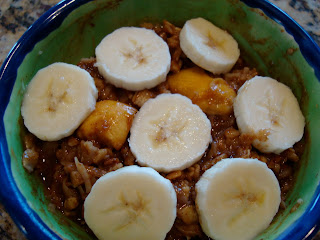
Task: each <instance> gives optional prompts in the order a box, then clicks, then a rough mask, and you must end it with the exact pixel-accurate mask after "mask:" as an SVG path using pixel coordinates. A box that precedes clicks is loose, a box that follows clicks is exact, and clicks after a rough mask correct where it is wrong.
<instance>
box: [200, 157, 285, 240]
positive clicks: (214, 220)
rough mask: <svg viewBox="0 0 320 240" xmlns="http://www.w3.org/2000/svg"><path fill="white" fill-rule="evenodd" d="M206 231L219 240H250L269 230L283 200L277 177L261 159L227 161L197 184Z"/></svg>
mask: <svg viewBox="0 0 320 240" xmlns="http://www.w3.org/2000/svg"><path fill="white" fill-rule="evenodd" d="M196 192H197V196H196V206H197V211H198V213H199V219H200V224H201V227H202V229H203V231H204V232H205V233H206V234H207V235H208V236H209V237H211V238H213V239H216V240H234V239H237V240H250V239H252V238H254V237H255V236H257V235H258V234H259V233H260V232H261V231H263V230H264V229H266V228H267V227H268V226H269V224H270V223H271V221H272V219H273V217H274V216H275V215H276V213H277V211H278V209H279V205H280V201H281V197H280V194H281V193H280V186H279V183H278V180H277V178H276V176H275V175H274V173H273V172H272V171H271V170H270V169H269V168H268V167H267V165H266V164H265V163H263V162H261V161H259V160H257V159H243V158H233V159H232V158H227V159H223V160H221V161H220V162H218V163H217V164H216V165H214V166H213V167H211V168H210V169H209V170H207V171H206V172H205V173H204V174H203V175H202V176H201V178H200V180H199V181H198V182H197V184H196Z"/></svg>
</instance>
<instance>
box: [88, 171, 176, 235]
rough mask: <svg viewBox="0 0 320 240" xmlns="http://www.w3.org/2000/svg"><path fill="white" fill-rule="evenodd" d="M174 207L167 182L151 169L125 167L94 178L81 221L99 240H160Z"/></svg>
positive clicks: (169, 225)
mask: <svg viewBox="0 0 320 240" xmlns="http://www.w3.org/2000/svg"><path fill="white" fill-rule="evenodd" d="M176 204H177V197H176V193H175V191H174V188H173V186H172V184H171V182H170V181H169V180H167V179H165V178H164V177H162V176H161V175H160V174H159V173H158V172H156V171H155V170H153V169H152V168H146V167H138V166H129V167H123V168H120V169H118V170H116V171H114V172H110V173H107V174H106V175H104V176H102V177H101V178H99V179H98V181H97V182H96V183H95V184H94V185H93V188H92V190H91V192H90V194H89V195H88V197H87V198H86V200H85V202H84V219H85V221H86V223H87V224H88V226H89V227H90V228H91V230H92V231H93V232H94V234H95V235H96V236H97V237H98V238H99V239H100V240H102V239H112V240H131V239H139V240H149V239H155V240H157V239H159V240H163V239H165V237H166V234H167V233H168V232H169V230H170V229H171V227H172V225H173V223H174V220H175V218H176Z"/></svg>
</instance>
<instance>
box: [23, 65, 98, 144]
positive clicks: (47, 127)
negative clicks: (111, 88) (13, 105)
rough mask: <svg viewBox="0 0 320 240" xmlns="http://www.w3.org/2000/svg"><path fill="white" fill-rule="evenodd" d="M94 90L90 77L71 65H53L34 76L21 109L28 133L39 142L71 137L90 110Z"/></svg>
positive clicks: (93, 100)
mask: <svg viewBox="0 0 320 240" xmlns="http://www.w3.org/2000/svg"><path fill="white" fill-rule="evenodd" d="M97 97H98V90H97V88H96V86H95V84H94V80H93V78H92V77H91V76H90V74H89V73H88V72H87V71H85V70H83V69H81V68H80V67H77V66H75V65H71V64H67V63H61V62H60V63H53V64H51V65H49V66H47V67H45V68H43V69H41V70H39V71H38V72H37V74H36V75H35V76H34V77H33V78H32V80H31V82H30V83H29V85H28V87H27V90H26V93H25V95H24V98H23V102H22V106H21V115H22V117H23V119H24V124H25V126H26V127H27V128H28V130H29V131H30V132H31V133H33V134H34V135H36V136H37V137H38V138H40V139H41V140H43V141H56V140H59V139H62V138H64V137H67V136H69V135H71V134H72V133H73V132H74V131H75V130H76V129H77V128H78V127H79V125H80V124H81V122H82V121H83V120H84V119H85V118H86V117H87V116H88V115H89V114H90V113H91V112H92V111H93V110H94V108H95V105H96V99H97Z"/></svg>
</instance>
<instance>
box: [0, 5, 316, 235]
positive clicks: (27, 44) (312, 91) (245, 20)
mask: <svg viewBox="0 0 320 240" xmlns="http://www.w3.org/2000/svg"><path fill="white" fill-rule="evenodd" d="M199 16H201V17H204V18H207V19H208V20H210V21H212V22H213V23H215V24H216V25H218V26H220V27H221V28H224V29H227V30H228V31H229V32H230V33H231V34H232V35H233V36H234V37H235V38H236V39H237V41H238V43H239V46H240V48H241V51H242V57H243V58H244V59H245V60H246V61H247V62H249V63H252V66H254V67H257V68H258V70H259V73H260V74H261V75H269V76H271V77H274V78H277V79H280V81H282V82H284V83H285V84H287V85H289V86H290V87H291V88H292V89H293V92H294V94H295V95H296V97H297V98H298V100H299V102H300V105H301V108H302V111H303V113H304V115H305V116H306V120H307V125H306V137H305V138H306V150H305V153H304V155H303V157H302V160H301V166H300V169H299V171H298V173H297V174H296V176H295V177H296V183H295V187H294V189H293V190H292V191H291V192H290V194H289V197H288V199H287V200H286V204H287V206H288V207H287V209H286V210H284V211H283V212H281V213H279V214H278V215H277V217H276V218H275V219H274V222H273V223H272V224H271V226H270V227H269V228H268V229H267V230H266V231H265V232H264V233H262V234H261V235H260V236H258V237H257V239H297V240H298V239H311V237H312V236H314V235H315V234H316V232H317V231H318V230H319V223H320V203H319V196H320V194H319V193H320V188H319V181H320V174H319V173H320V161H318V159H319V158H320V148H319V147H318V146H317V143H318V142H319V141H320V128H319V124H320V111H319V107H318V106H319V105H318V104H320V97H319V96H318V93H319V92H320V84H319V79H320V65H319V63H320V50H319V47H318V46H317V44H316V43H315V42H314V41H313V40H312V39H311V38H310V36H308V34H307V33H306V32H305V31H304V30H303V29H302V28H301V27H300V26H299V25H298V24H297V23H296V22H295V21H294V20H293V19H292V18H290V17H289V16H288V15H286V14H285V13H284V12H282V11H281V10H280V9H278V8H277V7H275V6H274V5H272V4H271V3H269V2H268V1H266V0H243V1H242V2H240V1H237V0H201V1H193V0H176V1H170V0H162V1H152V2H151V1H148V0H123V1H116V0H95V1H89V0H77V1H75V0H66V1H63V2H60V3H59V4H58V5H56V6H55V7H53V8H52V9H50V10H49V11H48V12H46V13H45V14H44V15H43V16H41V17H40V18H39V20H37V21H36V22H35V23H34V24H33V25H32V26H31V27H30V28H29V29H28V31H27V32H26V33H25V34H24V35H23V36H22V37H21V39H20V40H19V41H18V42H17V44H16V45H15V46H14V48H13V49H12V50H11V52H10V54H9V55H8V57H7V58H6V60H5V62H4V64H3V66H2V68H1V70H0V84H1V88H0V103H1V106H0V115H1V120H0V151H1V155H0V182H1V185H2V187H1V188H0V200H1V202H2V203H3V204H4V206H5V207H6V209H7V211H8V213H9V214H10V215H11V216H12V218H13V220H14V221H15V223H16V224H17V225H18V227H19V228H20V230H21V231H22V232H23V233H24V234H25V235H26V237H27V238H29V239H42V240H45V239H61V238H63V239H91V238H92V237H91V236H89V235H87V234H86V233H85V232H84V231H83V230H82V229H81V228H80V227H79V226H77V225H76V224H75V223H73V222H71V221H69V220H68V219H66V218H65V217H64V216H63V215H62V214H60V213H55V212H52V211H51V210H50V209H49V208H48V201H47V200H46V199H45V196H44V193H43V189H42V188H41V186H40V187H39V184H40V182H39V181H38V180H37V179H35V177H33V176H32V175H30V174H28V173H26V171H25V170H24V169H23V167H22V163H21V156H22V153H23V147H22V140H21V137H20V133H21V131H23V126H22V120H21V116H20V106H21V101H22V96H23V93H24V89H25V86H26V85H27V83H28V82H29V81H30V79H31V78H32V76H33V75H34V74H35V73H36V72H37V70H39V69H40V68H42V67H44V66H47V65H49V64H50V63H53V62H56V61H64V62H69V63H77V62H78V61H79V60H80V59H81V58H82V57H90V56H94V49H95V47H96V45H97V44H98V43H99V42H100V40H101V39H102V38H103V36H105V35H106V34H107V33H109V32H111V31H112V30H114V29H115V28H118V27H120V26H128V25H138V24H139V23H141V22H143V21H153V22H160V21H162V20H163V19H167V20H169V21H171V22H173V23H175V24H177V25H180V26H181V25H182V24H183V23H184V22H185V21H186V20H188V19H190V18H193V17H199ZM262 40H263V41H262ZM288 50H290V51H288ZM300 198H302V199H303V204H302V205H301V206H300V207H299V208H297V209H296V211H294V212H291V211H290V210H291V209H292V207H294V206H295V204H296V201H297V200H298V199H300Z"/></svg>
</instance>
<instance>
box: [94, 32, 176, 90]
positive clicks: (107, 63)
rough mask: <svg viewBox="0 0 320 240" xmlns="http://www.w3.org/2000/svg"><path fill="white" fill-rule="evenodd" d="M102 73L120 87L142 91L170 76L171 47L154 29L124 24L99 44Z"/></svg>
mask: <svg viewBox="0 0 320 240" xmlns="http://www.w3.org/2000/svg"><path fill="white" fill-rule="evenodd" d="M96 57H97V63H96V66H97V67H98V69H99V72H100V73H101V75H102V76H103V77H104V78H105V79H106V81H108V82H110V83H111V84H113V85H115V86H116V87H120V88H124V89H127V90H133V91H138V90H142V89H145V88H152V87H155V86H156V85H158V84H159V83H161V82H164V81H165V80H166V76H167V74H168V72H169V70H170V64H171V56H170V52H169V47H168V45H167V44H166V42H165V41H163V39H162V38H161V37H159V36H158V35H157V34H156V33H155V32H154V31H153V30H149V29H145V28H137V27H122V28H119V29H117V30H115V31H114V32H112V33H111V34H109V35H107V36H106V37H105V38H104V39H103V40H102V41H101V43H100V44H99V45H98V46H97V48H96Z"/></svg>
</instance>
